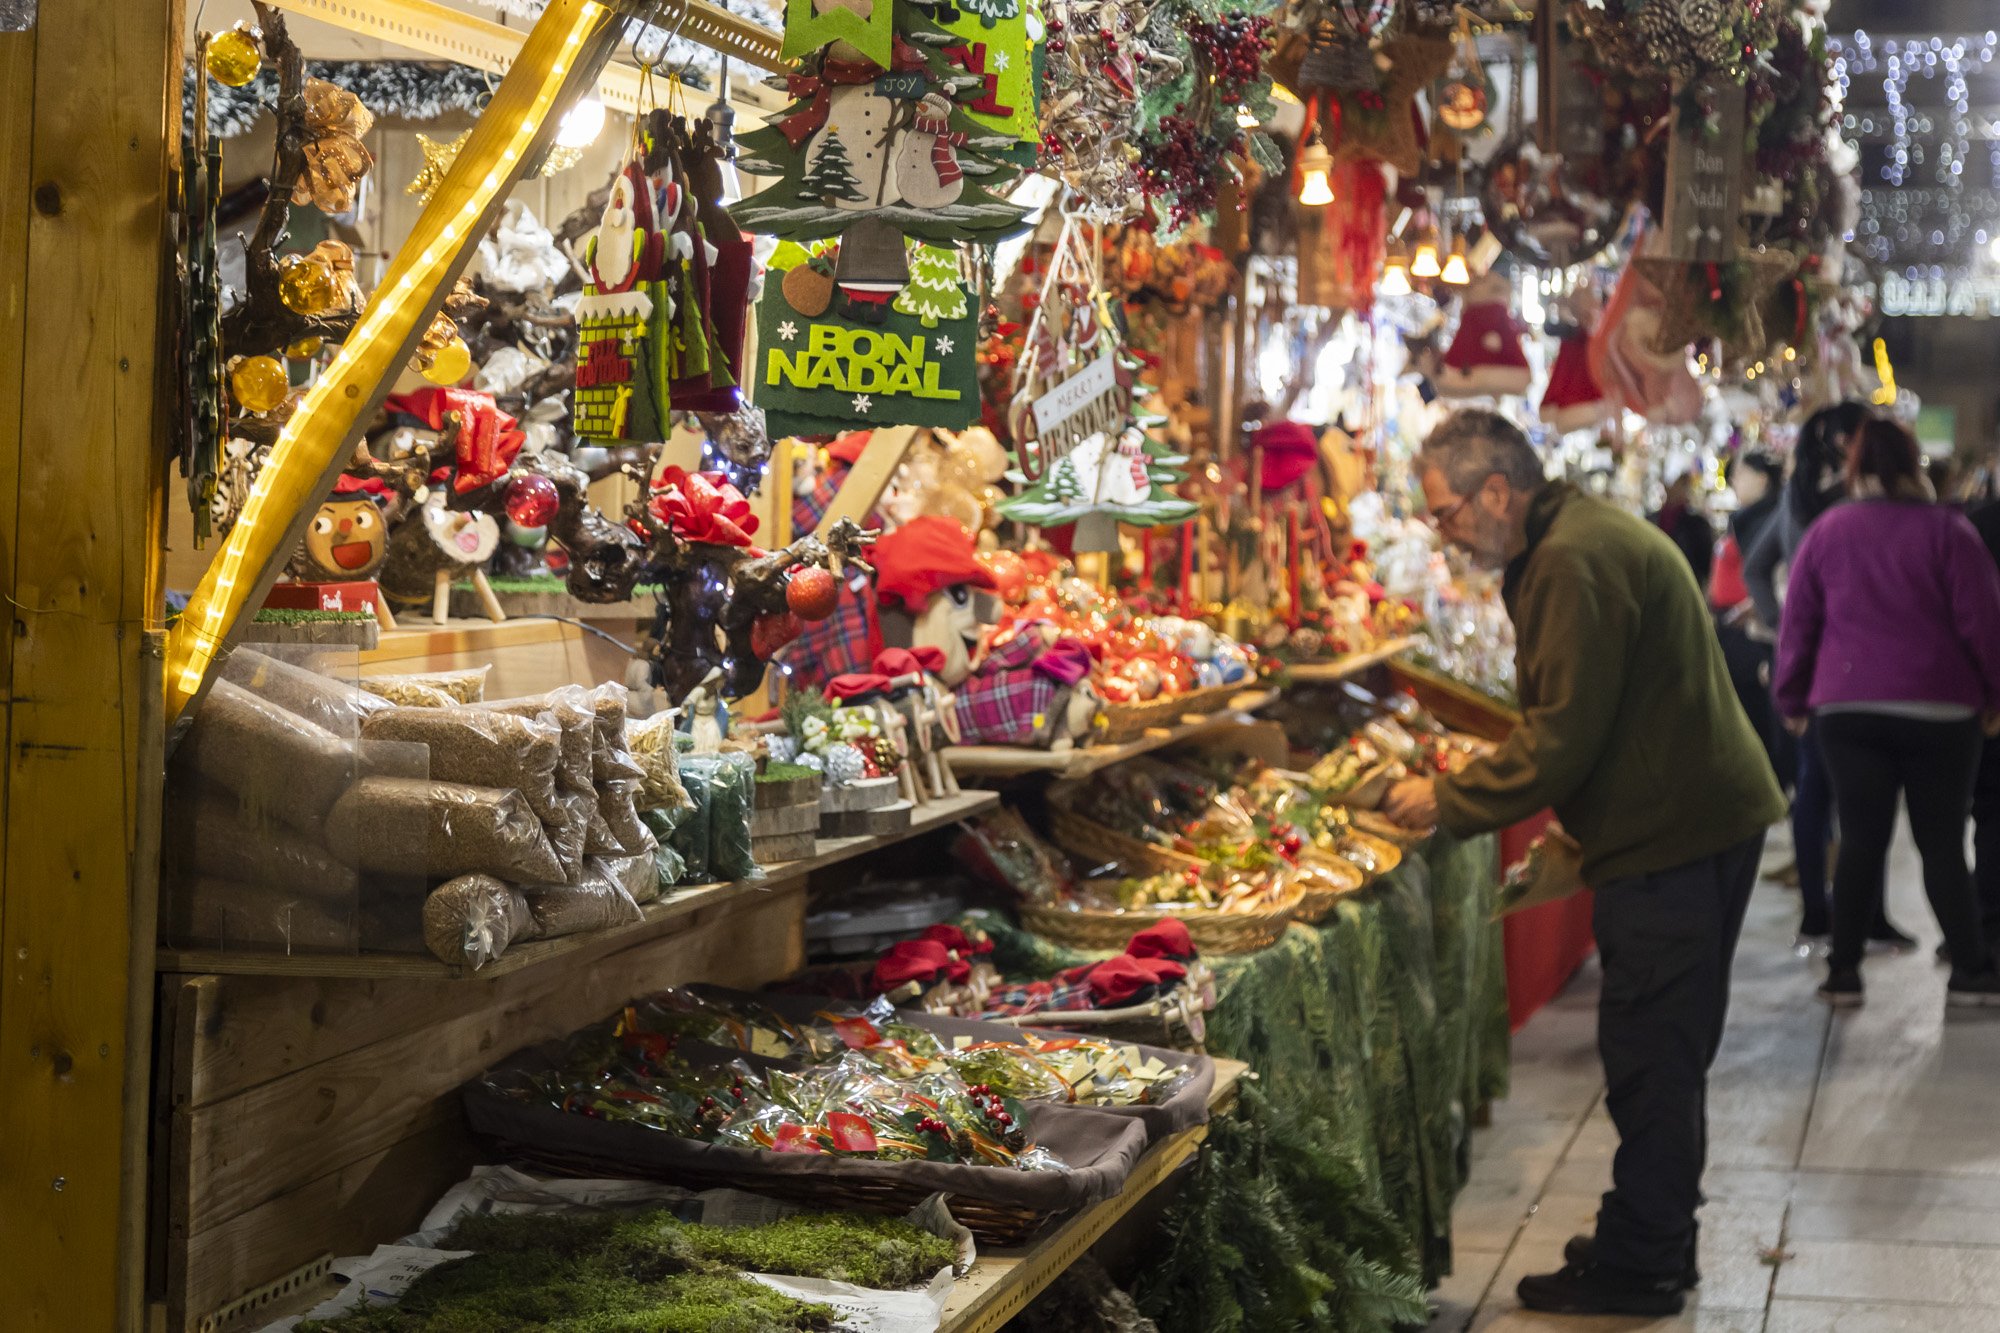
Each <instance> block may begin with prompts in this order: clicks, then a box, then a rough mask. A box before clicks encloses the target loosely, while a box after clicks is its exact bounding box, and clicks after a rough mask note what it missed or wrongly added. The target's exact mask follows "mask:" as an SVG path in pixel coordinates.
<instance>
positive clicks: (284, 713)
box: [174, 663, 387, 833]
mask: <svg viewBox="0 0 2000 1333" xmlns="http://www.w3.org/2000/svg"><path fill="white" fill-rule="evenodd" d="M279 665H283V664H282V663H280V664H279ZM307 674H310V673H307ZM384 706H385V707H386V706H387V705H384ZM174 758H175V763H176V764H177V765H185V766H186V767H187V768H188V769H189V770H191V771H193V772H195V773H199V774H201V775H202V776H203V777H205V778H207V779H209V780H210V781H211V782H213V783H215V784H216V785H218V786H221V787H224V788H227V789H228V790H230V791H232V792H235V793H236V795H237V796H239V797H241V798H242V801H243V804H244V806H245V807H246V809H248V810H250V811H253V812H255V814H254V816H253V818H262V817H264V816H270V817H273V818H276V819H278V820H282V821H283V822H284V823H286V824H289V825H290V826H291V827H293V828H295V829H300V830H303V831H304V832H307V833H317V832H318V830H319V828H320V825H321V822H322V821H323V820H324V819H325V817H326V815H327V812H328V811H329V810H331V809H332V808H333V805H334V802H335V801H337V800H339V798H340V795H341V793H342V792H344V791H345V790H347V788H348V786H349V785H350V784H351V783H352V782H353V780H354V771H355V757H354V746H353V744H352V743H351V742H349V741H345V740H342V739H341V738H340V737H338V736H336V735H334V734H333V733H332V732H330V731H328V730H327V729H326V728H325V727H322V726H320V725H319V724H318V723H316V722H312V721H310V720H308V719H306V718H304V717H301V716H299V715H298V714H297V713H293V712H290V711H288V710H286V709H285V708H283V707H281V706H280V705H278V704H276V703H274V702H272V701H271V700H269V699H266V698H264V697H262V696H261V695H258V694H255V693H253V692H251V691H250V690H248V689H245V688H244V687H243V686H241V685H238V684H236V683H235V682H233V681H230V680H218V681H216V682H215V684H214V685H213V686H212V687H211V688H210V689H209V692H208V697H207V698H205V699H203V700H202V702H201V707H200V709H199V711H197V712H196V714H195V717H194V722H193V725H192V726H191V727H190V728H189V730H188V733H187V735H186V737H185V738H184V739H183V740H182V742H181V746H180V749H179V751H178V752H176V754H175V756H174Z"/></svg>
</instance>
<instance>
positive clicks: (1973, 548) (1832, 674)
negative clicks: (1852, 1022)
mask: <svg viewBox="0 0 2000 1333" xmlns="http://www.w3.org/2000/svg"><path fill="white" fill-rule="evenodd" d="M1846 473H1847V480H1848V489H1849V490H1850V491H1851V492H1852V493H1853V495H1854V497H1855V503H1853V504H1848V505H1842V506H1840V507H1839V508H1836V509H1834V510H1832V511H1830V512H1829V513H1827V514H1826V515H1825V516H1824V517H1822V518H1821V519H1820V520H1819V522H1817V523H1816V524H1814V525H1813V527H1812V530H1811V531H1809V532H1807V533H1806V535H1805V539H1804V540H1803V541H1801V542H1800V543H1799V549H1798V554H1797V555H1796V556H1795V557H1794V559H1793V561H1792V572H1791V577H1790V579H1789V581H1788V583H1787V591H1786V597H1785V619H1784V628H1783V631H1782V632H1781V633H1780V635H1779V637H1778V670H1777V682H1776V694H1777V699H1778V708H1779V711H1780V712H1781V713H1782V714H1783V716H1784V717H1785V719H1786V725H1787V726H1788V727H1791V728H1792V729H1793V730H1794V731H1803V730H1804V729H1805V725H1806V720H1807V718H1808V717H1812V718H1814V719H1816V721H1817V725H1818V726H1819V729H1820V740H1821V746H1822V748H1823V749H1824V751H1825V753H1826V762H1827V768H1828V770H1829V772H1831V774H1832V776H1833V794H1834V801H1835V804H1836V807H1837V809H1838V811H1839V815H1840V827H1841V848H1840V861H1839V864H1838V865H1836V866H1835V867H1834V875H1833V953H1832V956H1831V958H1829V960H1828V967H1827V979H1826V982H1825V984H1823V985H1822V986H1821V987H1820V988H1819V994H1820V998H1821V999H1823V1000H1825V1001H1826V1002H1827V1003H1828V1004H1831V1005H1834V1006H1837V1007H1845V1006H1851V1005H1858V1004H1860V1003H1861V1000H1862V996H1863V990H1862V984H1861V954H1862V950H1863V947H1864V945H1865V943H1866V937H1867V931H1868V920H1869V917H1870V915H1871V914H1872V913H1873V911H1874V908H1875V905H1876V904H1877V903H1879V902H1880V901H1881V896H1882V890H1883V875H1884V872H1885V869H1886V867H1887V864H1888V857H1889V839H1890V836H1891V834H1893V833H1894V832H1895V827H1896V797H1897V796H1898V794H1900V795H1901V796H1902V797H1903V800H1904V802H1905V803H1906V804H1907V806H1908V808H1909V812H1910V833H1911V835H1912V836H1913V837H1914V838H1915V839H1916V843H1917V851H1918V853H1919V854H1920V855H1921V857H1922V858H1923V866H1924V892H1925V893H1926V894H1927V895H1928V896H1929V898H1930V902H1931V910H1932V911H1933V912H1935V913H1936V914H1937V919H1938V925H1939V926H1940V927H1942V928H1943V930H1944V938H1945V944H1946V945H1947V946H1949V948H1950V951H1951V964H1952V969H1951V982H1950V985H1949V987H1948V990H1947V998H1948V1001H1949V1003H1951V1004H1954V1005H1988V1004H2000V972H1996V971H1995V970H1994V968H1993V965H1992V959H1991V955H1990V954H1989V952H1988V950H1987V945H1986V939H1985V936H1984V935H1983V934H1982V932H1981V930H1980V927H1979V912H1978V908H1977V906H1976V905H1975V903H1974V900H1973V892H1972V877H1971V873H1970V871H1968V870H1967V868H1966V864H1965V819H1966V813H1967V810H1968V809H1969V807H1970V805H1971V803H1972V786H1973V779H1974V777H1975V776H1976V775H1977V773H1978V769H1979V755H1980V747H1981V744H1982V731H1983V732H1984V734H1986V735H1991V734H1993V732H1995V731H1996V730H2000V569H1996V568H1995V567H1994V564H1993V560H1992V558H1991V557H1990V556H1989V555H1988V554H1987V553H1986V549H1985V547H1984V546H1983V545H1982V544H1981V542H1980V540H1979V534H1978V533H1977V532H1976V531H1975V530H1974V529H1973V526H1972V524H1971V523H1969V522H1968V521H1967V520H1966V518H1965V516H1964V515H1962V514H1960V513H1958V512H1957V511H1956V510H1954V509H1951V508H1948V507H1946V506H1944V505H1940V504H1938V503H1937V502H1936V497H1935V496H1934V495H1933V494H1932V492H1931V487H1930V482H1929V480H1928V479H1927V478H1926V477H1925V476H1924V471H1923V454H1922V452H1921V451H1920V450H1919V449H1918V448H1917V441H1916V439H1915V437H1913V436H1912V435H1911V434H1910V433H1909V431H1907V430H1905V429H1904V428H1903V427H1902V426H1900V425H1898V424H1897V423H1895V422H1893V421H1890V420H1888V419H1886V418H1883V417H1870V418H1868V419H1867V420H1865V421H1864V422H1863V423H1862V426H1861V429H1860V431H1859V432H1858V434H1857V436H1856V438H1855V442H1854V445H1853V447H1852V448H1851V449H1850V450H1849V453H1848V459H1847V468H1846Z"/></svg>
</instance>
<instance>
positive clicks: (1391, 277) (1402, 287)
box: [1375, 255, 1410, 296]
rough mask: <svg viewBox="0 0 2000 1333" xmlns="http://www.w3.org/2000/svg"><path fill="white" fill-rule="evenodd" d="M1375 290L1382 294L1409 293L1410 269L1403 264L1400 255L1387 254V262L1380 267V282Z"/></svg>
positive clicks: (1400, 294)
mask: <svg viewBox="0 0 2000 1333" xmlns="http://www.w3.org/2000/svg"><path fill="white" fill-rule="evenodd" d="M1375 290H1376V291H1378V292H1380V293H1381V294H1382V295H1384V296H1408V295H1409V294H1410V270H1409V269H1408V268H1407V267H1405V266H1404V264H1403V259H1402V256H1400V255H1391V256H1389V262H1388V264H1387V265H1386V266H1385V267H1384V268H1383V269H1382V282H1381V284H1380V285H1379V286H1377V287H1376V289H1375Z"/></svg>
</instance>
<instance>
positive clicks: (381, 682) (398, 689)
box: [361, 676, 458, 708]
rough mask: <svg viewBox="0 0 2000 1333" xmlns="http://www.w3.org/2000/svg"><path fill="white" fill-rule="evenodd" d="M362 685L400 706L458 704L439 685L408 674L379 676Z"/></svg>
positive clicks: (449, 705) (428, 706) (421, 706)
mask: <svg viewBox="0 0 2000 1333" xmlns="http://www.w3.org/2000/svg"><path fill="white" fill-rule="evenodd" d="M361 687H362V688H363V689H364V690H366V691H368V693H370V694H372V695H374V696H375V697H376V698H377V699H381V700H383V701H384V702H387V703H392V704H394V705H396V707H398V708H453V707H456V706H457V704H458V700H456V699H454V698H452V697H451V695H449V694H447V693H446V692H445V691H443V690H441V689H439V688H438V687H437V686H435V685H426V684H424V683H423V682H422V681H420V680H412V679H410V678H409V677H407V676H377V677H375V678H374V679H372V680H367V681H364V682H362V686H361Z"/></svg>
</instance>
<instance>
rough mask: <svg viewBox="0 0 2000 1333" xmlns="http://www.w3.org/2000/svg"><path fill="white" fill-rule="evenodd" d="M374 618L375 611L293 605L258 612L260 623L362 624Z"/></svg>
mask: <svg viewBox="0 0 2000 1333" xmlns="http://www.w3.org/2000/svg"><path fill="white" fill-rule="evenodd" d="M373 619H375V613H374V612H373V611H320V610H317V609H307V608H305V607H293V606H267V607H264V608H262V609H261V610H259V611H258V612H257V623H258V624H260V625H360V624H364V623H366V622H368V621H371V620H373Z"/></svg>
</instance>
